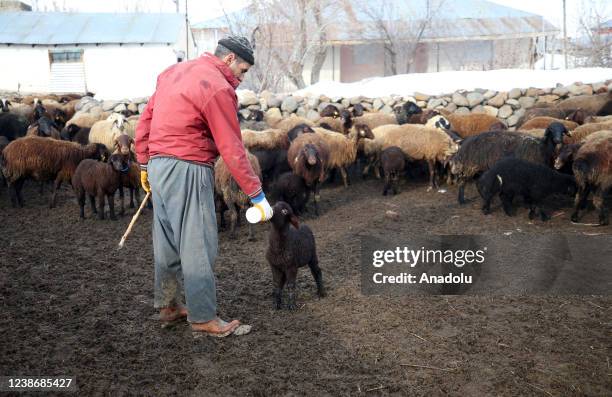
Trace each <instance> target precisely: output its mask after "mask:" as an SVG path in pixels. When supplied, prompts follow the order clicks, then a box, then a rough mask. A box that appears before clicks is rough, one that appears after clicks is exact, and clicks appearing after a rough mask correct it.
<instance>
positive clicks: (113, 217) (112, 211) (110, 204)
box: [106, 193, 123, 221]
mask: <svg viewBox="0 0 612 397" xmlns="http://www.w3.org/2000/svg"><path fill="white" fill-rule="evenodd" d="M106 198H107V199H108V209H109V211H110V219H111V221H116V220H117V216H116V215H115V194H114V193H113V194H108V195H107V196H106ZM121 211H123V199H122V200H121ZM122 215H123V214H122Z"/></svg>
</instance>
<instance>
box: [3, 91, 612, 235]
mask: <svg viewBox="0 0 612 397" xmlns="http://www.w3.org/2000/svg"><path fill="white" fill-rule="evenodd" d="M610 98H611V94H609V93H608V94H604V95H599V96H591V97H580V98H576V97H573V98H569V99H566V100H562V101H560V102H558V103H556V104H548V105H545V104H543V105H541V106H539V107H538V106H536V107H534V108H533V109H532V110H531V111H529V112H526V113H525V116H524V117H523V118H522V119H521V120H520V121H519V124H518V125H517V127H516V128H513V129H512V131H510V130H509V129H508V128H507V126H506V125H505V124H504V122H503V121H502V120H499V119H497V118H495V117H493V116H490V115H486V114H473V113H472V114H467V115H457V114H452V113H448V112H447V111H445V110H440V111H438V110H435V109H421V108H420V107H419V106H417V105H416V104H415V103H413V102H406V103H404V104H402V105H400V106H397V107H396V108H395V109H393V112H392V113H391V114H388V113H382V112H375V111H368V110H366V109H363V108H358V109H350V110H349V109H343V108H342V106H341V105H337V104H334V105H333V106H331V105H330V106H328V107H327V108H325V109H322V111H321V114H320V116H321V118H320V119H319V120H317V121H313V120H312V119H307V118H304V117H299V116H296V115H291V116H288V117H284V118H283V117H281V118H278V117H276V118H271V117H266V116H265V115H264V114H263V112H261V111H259V110H253V111H252V112H251V113H252V114H250V115H247V117H244V115H243V114H242V113H237V117H238V119H239V121H240V125H241V130H242V136H243V143H244V145H245V148H246V150H247V151H248V152H249V159H250V161H251V163H252V164H253V168H254V169H256V170H257V171H258V174H259V176H260V178H261V179H262V183H263V185H264V188H265V191H266V192H267V193H269V194H268V197H269V198H272V200H271V201H275V200H274V199H278V200H283V201H288V202H290V204H291V203H292V204H293V206H294V207H295V208H292V211H293V213H295V214H304V213H309V212H310V207H311V208H312V210H313V213H312V216H319V213H320V209H319V202H320V200H321V195H322V194H323V195H324V194H325V192H324V191H323V192H321V190H322V188H323V190H324V188H325V187H327V186H335V185H340V184H341V185H343V189H344V190H345V191H346V194H347V195H350V194H351V193H350V192H351V188H352V186H351V184H352V183H353V182H354V181H355V179H354V178H355V176H358V179H362V178H379V179H380V178H382V177H384V178H385V181H384V188H383V189H380V191H378V190H377V191H373V192H372V194H376V195H381V196H382V195H385V196H386V195H387V194H388V193H389V192H392V193H393V194H394V195H395V194H398V193H399V192H400V189H399V186H400V185H402V184H403V185H404V187H403V188H402V190H405V189H411V188H419V187H418V185H417V184H414V178H409V177H407V176H406V175H412V174H413V172H412V171H413V170H415V169H427V172H426V173H425V174H426V175H428V176H429V183H428V188H427V190H428V191H431V190H433V191H434V192H433V193H435V192H441V193H443V192H446V190H447V189H446V188H447V186H443V185H456V188H457V190H458V203H454V200H452V199H450V200H449V204H450V203H452V204H453V205H456V206H457V208H458V209H461V208H462V206H461V205H462V204H463V203H465V202H466V199H465V197H464V190H465V187H466V186H467V185H468V184H471V183H472V182H477V183H476V185H475V186H476V187H478V191H479V193H480V195H481V196H482V200H483V203H484V205H483V213H484V214H483V215H482V216H483V221H484V220H486V219H487V216H503V215H501V213H500V212H499V211H495V209H493V210H492V209H491V202H492V201H493V200H494V193H495V194H497V193H499V194H500V198H501V200H502V202H503V206H504V210H505V212H506V214H509V215H512V214H513V213H514V211H512V209H511V207H512V206H513V205H517V204H519V203H520V202H519V200H515V201H516V202H515V203H513V198H514V197H509V196H511V194H510V193H509V192H514V191H515V190H517V189H518V190H520V188H521V186H522V185H521V184H529V183H531V184H532V185H533V184H534V183H536V182H533V181H538V180H542V179H548V180H556V179H555V178H557V179H559V178H562V179H563V180H568V178H569V179H571V181H572V182H571V183H570V184H571V185H572V184H573V185H572V186H575V187H576V189H575V190H576V191H575V192H574V191H573V190H572V189H565V190H564V189H561V190H564V191H563V192H560V191H559V189H556V190H555V189H553V188H550V189H548V188H546V187H545V186H544V187H543V185H542V184H540V187H539V188H537V189H536V188H534V187H533V186H530V187H526V186H523V190H522V191H527V190H529V189H531V190H530V191H533V192H536V193H537V203H535V204H537V205H538V208H539V209H540V212H541V214H542V216H541V218H542V220H547V219H548V216H547V215H544V211H543V210H542V209H541V206H543V205H545V204H546V202H547V200H549V198H548V197H549V196H551V195H553V194H566V195H570V194H572V195H573V194H575V205H574V211H573V214H572V216H571V217H569V216H568V221H570V220H571V221H573V222H578V221H579V219H580V217H581V215H582V214H583V213H584V212H585V209H586V208H587V207H588V205H587V200H588V199H589V194H592V197H593V202H594V206H595V207H596V209H597V211H598V213H599V214H598V224H600V225H606V224H608V223H609V216H608V213H609V205H610V204H609V203H610V200H609V195H610V188H611V185H612V183H611V182H610V181H611V180H612V169H611V168H610V164H611V163H612V159H611V156H612V151H611V148H612V135H611V134H610V131H611V130H612V118H610V117H609V116H610V114H609V110H610V108H611V106H610V102H611V99H610ZM78 102H79V98H78V97H77V96H66V97H60V96H57V95H49V96H43V97H40V98H3V101H2V103H3V106H2V109H1V112H0V144H1V148H2V156H0V161H1V163H0V164H1V166H2V181H0V182H2V184H3V186H4V187H2V188H1V189H0V193H2V191H4V192H6V193H7V194H8V195H9V197H10V198H11V203H12V204H13V206H15V207H19V206H24V205H25V204H24V203H25V202H26V200H24V198H23V197H22V186H23V184H24V182H25V181H27V180H34V181H37V182H38V183H40V184H41V189H42V187H43V186H44V184H45V183H46V182H53V183H54V185H53V194H52V197H51V201H50V206H51V207H53V206H54V205H55V201H56V191H57V189H58V188H59V187H60V186H61V184H62V183H63V182H65V183H69V184H71V185H73V189H74V190H75V195H76V200H75V202H78V204H79V205H78V207H77V206H75V216H76V215H77V214H78V215H79V216H80V217H81V218H83V217H84V212H83V207H84V204H85V195H86V194H87V195H89V196H90V199H91V204H92V206H91V207H92V211H95V213H96V214H97V215H98V217H100V219H102V218H104V208H103V203H104V201H103V196H106V197H107V198H108V200H109V205H110V210H111V216H110V218H111V219H115V218H116V217H115V214H114V210H113V206H112V204H111V201H112V200H111V199H112V197H113V196H114V195H115V193H116V192H117V191H118V192H119V193H120V197H121V208H122V211H121V213H123V188H124V187H127V188H129V189H130V191H131V195H132V196H133V195H134V193H136V197H137V198H138V197H139V196H138V194H139V190H140V187H139V186H138V185H139V184H138V170H137V167H136V165H135V164H134V163H135V155H134V130H135V127H136V124H137V123H138V114H132V113H131V112H123V114H121V113H113V112H96V113H85V112H81V111H76V110H75V106H76V105H77V104H78ZM336 105H337V106H336ZM243 113H244V112H243ZM118 156H121V157H120V158H119V157H118ZM109 159H110V160H111V162H110V163H108V164H109V165H108V166H102V165H101V164H103V163H106V162H108V161H109ZM508 159H515V160H516V161H518V163H517V164H519V165H520V166H513V165H512V164H513V163H511V162H510V163H509V162H508ZM502 161H505V163H502V164H501V165H498V163H500V162H502ZM81 162H83V163H84V164H83V166H81V165H80V163H81ZM98 163H99V164H98ZM525 163H527V165H525ZM509 164H510V165H509ZM530 164H533V166H531V165H530ZM79 167H80V168H79ZM542 167H544V169H542ZM216 169H217V170H218V171H217V173H218V174H219V175H217V180H216V183H215V185H216V186H215V188H216V189H215V190H216V192H215V194H216V195H217V197H216V200H215V201H216V203H217V205H218V207H219V208H217V211H218V214H220V217H219V218H221V219H219V222H220V224H221V226H222V225H223V223H224V222H223V221H224V219H223V214H224V212H225V211H226V210H227V209H229V210H230V216H231V228H232V233H231V236H234V235H235V228H236V226H237V225H239V224H240V220H239V219H238V218H239V217H242V215H241V212H240V211H241V209H242V210H244V209H245V208H247V207H248V200H246V199H245V198H244V197H241V196H239V195H238V193H239V189H238V187H237V185H236V183H235V181H234V180H233V178H232V176H231V175H229V173H227V172H224V171H223V169H224V165H223V162H222V159H220V160H219V164H218V165H217V167H216ZM371 169H373V170H374V175H373V176H372V175H370V172H369V171H370V170H371ZM381 171H382V176H381ZM221 174H223V175H221ZM502 174H503V175H502ZM542 175H544V176H542ZM482 178H484V179H482ZM528 181H532V182H528ZM381 183H382V181H381ZM504 183H507V184H512V186H510V185H504ZM564 186H565V185H564ZM376 189H378V188H376ZM438 189H439V190H438ZM525 189H527V190H525ZM534 189H535V190H534ZM230 192H232V193H231V194H230ZM504 192H505V193H504ZM433 193H428V194H433ZM534 194H535V193H534ZM518 196H520V194H517V197H518ZM96 197H97V198H98V200H99V201H100V200H102V205H101V206H99V207H98V208H97V207H96V205H94V199H95V198H96ZM232 197H233V198H232ZM311 197H312V203H310V202H309V201H310V198H311ZM523 199H524V200H526V201H529V200H530V198H529V197H523ZM381 200H383V198H381ZM309 204H312V205H309ZM524 204H526V205H527V206H529V207H530V208H532V211H531V212H530V218H533V216H532V215H533V211H534V210H533V205H535V204H534V203H531V202H525V203H524ZM130 205H131V206H134V203H133V199H131V200H130ZM406 205H409V203H406ZM77 208H78V209H79V211H77V210H76V209H77ZM493 208H495V207H493ZM489 214H491V215H489ZM321 216H325V214H324V213H323V214H322V215H321ZM570 218H571V219H570Z"/></svg>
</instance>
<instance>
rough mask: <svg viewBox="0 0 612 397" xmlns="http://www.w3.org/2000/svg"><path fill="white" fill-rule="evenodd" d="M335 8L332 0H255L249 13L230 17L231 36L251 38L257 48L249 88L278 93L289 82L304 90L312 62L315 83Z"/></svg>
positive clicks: (317, 78)
mask: <svg viewBox="0 0 612 397" xmlns="http://www.w3.org/2000/svg"><path fill="white" fill-rule="evenodd" d="M333 9H334V5H333V1H332V0H296V1H290V2H287V1H280V0H252V2H251V4H250V6H249V8H248V11H247V12H244V13H237V14H236V13H234V14H233V15H228V14H226V15H225V17H226V20H227V25H228V27H229V29H228V30H229V33H231V34H241V35H244V36H247V37H251V38H252V39H253V41H254V43H255V45H256V57H257V62H256V64H255V66H254V67H253V68H251V70H252V71H253V73H251V77H250V78H249V79H248V80H246V81H245V85H250V86H251V87H252V88H253V89H255V90H265V89H268V90H276V91H278V90H281V89H283V88H284V87H283V86H284V85H285V82H288V83H290V84H291V85H293V86H295V87H297V88H298V89H299V88H304V87H305V86H306V82H305V81H304V76H303V74H304V70H305V68H306V66H307V65H308V62H309V61H310V60H311V59H313V61H312V69H311V73H310V79H311V83H314V82H317V81H318V80H319V75H320V71H321V68H322V66H323V64H324V62H325V57H326V54H327V49H328V43H327V28H328V26H329V24H330V22H331V21H330V19H331V18H330V16H332V15H333Z"/></svg>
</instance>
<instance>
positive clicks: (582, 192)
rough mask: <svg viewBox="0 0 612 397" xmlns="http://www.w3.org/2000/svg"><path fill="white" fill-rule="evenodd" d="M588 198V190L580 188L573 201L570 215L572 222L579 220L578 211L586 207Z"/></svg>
mask: <svg viewBox="0 0 612 397" xmlns="http://www.w3.org/2000/svg"><path fill="white" fill-rule="evenodd" d="M588 197H589V188H588V187H582V186H580V187H579V188H578V192H577V193H576V199H575V200H574V203H575V208H574V213H573V214H572V217H571V219H572V222H578V220H579V219H580V210H581V209H583V208H584V207H585V206H586V203H587V198H588Z"/></svg>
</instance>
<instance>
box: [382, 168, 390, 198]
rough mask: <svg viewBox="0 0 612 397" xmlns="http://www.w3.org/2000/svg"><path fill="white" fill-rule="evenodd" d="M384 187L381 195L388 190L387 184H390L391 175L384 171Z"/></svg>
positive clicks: (385, 193)
mask: <svg viewBox="0 0 612 397" xmlns="http://www.w3.org/2000/svg"><path fill="white" fill-rule="evenodd" d="M384 175H385V187H384V188H383V196H386V195H387V191H389V185H390V184H391V175H389V173H387V172H385V173H384Z"/></svg>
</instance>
